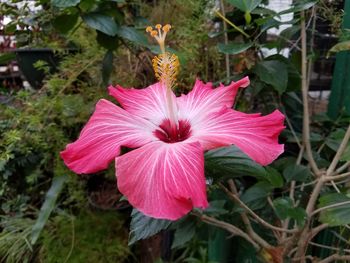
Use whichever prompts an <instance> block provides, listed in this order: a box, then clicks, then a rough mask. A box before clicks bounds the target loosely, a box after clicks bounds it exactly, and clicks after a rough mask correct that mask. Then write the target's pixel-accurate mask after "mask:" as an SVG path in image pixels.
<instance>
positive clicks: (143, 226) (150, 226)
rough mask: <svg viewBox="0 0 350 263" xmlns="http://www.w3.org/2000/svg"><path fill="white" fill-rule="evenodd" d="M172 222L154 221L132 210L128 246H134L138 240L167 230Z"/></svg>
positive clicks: (154, 219)
mask: <svg viewBox="0 0 350 263" xmlns="http://www.w3.org/2000/svg"><path fill="white" fill-rule="evenodd" d="M171 223H172V221H169V220H164V219H156V218H152V217H148V216H145V215H144V214H142V213H141V212H139V211H137V210H136V209H134V210H133V211H132V213H131V223H130V233H129V245H132V244H134V243H135V242H136V241H138V240H140V239H145V238H148V237H151V236H153V235H155V234H157V233H158V232H160V231H161V230H164V229H167V228H168V227H169V226H170V224H171Z"/></svg>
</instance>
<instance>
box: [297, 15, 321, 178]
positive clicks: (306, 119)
mask: <svg viewBox="0 0 350 263" xmlns="http://www.w3.org/2000/svg"><path fill="white" fill-rule="evenodd" d="M301 91H302V95H303V145H304V146H305V150H306V155H307V159H308V161H309V163H310V166H311V169H312V170H313V171H314V173H315V174H316V176H318V175H319V173H320V170H319V169H318V167H317V164H316V162H315V160H314V157H313V156H312V148H311V143H310V116H309V102H308V91H309V87H308V83H307V47H306V28H305V13H304V11H302V12H301Z"/></svg>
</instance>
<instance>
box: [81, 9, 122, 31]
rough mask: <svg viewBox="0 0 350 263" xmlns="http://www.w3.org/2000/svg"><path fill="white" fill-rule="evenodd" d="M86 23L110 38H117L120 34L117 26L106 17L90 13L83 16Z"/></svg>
mask: <svg viewBox="0 0 350 263" xmlns="http://www.w3.org/2000/svg"><path fill="white" fill-rule="evenodd" d="M83 20H84V22H85V23H86V24H87V25H88V26H89V27H91V28H93V29H96V30H98V31H101V32H103V33H105V34H107V35H109V36H115V35H116V34H117V33H118V27H117V24H116V23H115V22H114V20H113V19H112V18H111V17H109V16H106V15H102V14H98V13H90V14H86V15H83Z"/></svg>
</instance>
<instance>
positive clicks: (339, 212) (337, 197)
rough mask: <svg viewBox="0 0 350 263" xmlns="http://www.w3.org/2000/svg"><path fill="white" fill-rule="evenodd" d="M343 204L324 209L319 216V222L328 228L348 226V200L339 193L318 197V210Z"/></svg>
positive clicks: (349, 209)
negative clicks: (328, 226)
mask: <svg viewBox="0 0 350 263" xmlns="http://www.w3.org/2000/svg"><path fill="white" fill-rule="evenodd" d="M339 203H343V205H339V206H333V207H330V208H328V209H325V210H323V211H322V212H321V214H320V218H319V219H320V221H321V222H322V223H326V224H329V225H330V226H342V225H346V224H350V216H349V215H350V198H349V197H348V196H347V195H344V194H341V193H331V194H326V195H323V196H321V197H320V199H319V205H318V208H321V207H326V206H331V205H335V204H339Z"/></svg>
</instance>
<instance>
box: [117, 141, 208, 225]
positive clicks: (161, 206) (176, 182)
mask: <svg viewBox="0 0 350 263" xmlns="http://www.w3.org/2000/svg"><path fill="white" fill-rule="evenodd" d="M116 175H117V182H118V188H119V190H120V191H121V192H122V193H123V194H124V195H125V196H126V197H127V199H128V201H129V202H130V203H131V205H132V206H134V207H136V208H137V209H138V210H140V211H141V212H142V213H144V214H145V215H148V216H151V217H154V218H163V219H170V220H176V219H178V218H180V217H182V216H184V215H185V214H187V213H188V212H189V211H191V210H192V208H193V207H201V208H206V207H207V206H208V202H207V198H206V190H205V187H206V186H205V178H204V157H203V150H202V148H201V146H200V144H199V143H198V142H195V143H186V142H185V141H184V142H179V143H169V144H167V143H164V142H160V141H158V142H152V143H149V144H147V145H145V146H143V147H141V148H139V149H136V150H133V151H132V152H129V153H127V154H125V155H123V156H120V157H117V158H116Z"/></svg>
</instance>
